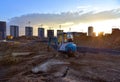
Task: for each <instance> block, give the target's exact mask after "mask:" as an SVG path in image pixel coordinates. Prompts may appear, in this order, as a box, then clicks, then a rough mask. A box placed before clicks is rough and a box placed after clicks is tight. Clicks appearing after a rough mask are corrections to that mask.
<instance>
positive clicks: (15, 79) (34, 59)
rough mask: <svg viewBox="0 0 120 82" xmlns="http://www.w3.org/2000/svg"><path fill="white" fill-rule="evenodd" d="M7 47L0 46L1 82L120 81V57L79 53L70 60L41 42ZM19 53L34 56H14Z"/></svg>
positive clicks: (14, 44) (8, 45) (15, 44)
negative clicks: (27, 53) (0, 54)
mask: <svg viewBox="0 0 120 82" xmlns="http://www.w3.org/2000/svg"><path fill="white" fill-rule="evenodd" d="M33 44H34V45H33ZM10 45H12V46H10ZM3 46H4V44H2V47H3ZM5 46H6V47H5V48H4V49H2V47H1V46H0V49H1V53H2V54H4V55H3V56H2V57H1V58H0V82H120V63H119V62H120V55H114V54H103V53H102V54H101V53H76V54H75V55H76V57H67V56H66V54H61V53H58V52H56V51H55V50H54V49H52V48H50V49H48V48H47V45H46V44H43V43H41V42H35V43H32V42H27V43H23V42H19V43H13V44H7V45H6V44H5ZM15 52H17V53H21V52H30V53H29V55H22V56H20V55H19V56H12V54H13V53H15Z"/></svg>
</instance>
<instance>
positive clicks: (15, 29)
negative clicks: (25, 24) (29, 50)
mask: <svg viewBox="0 0 120 82" xmlns="http://www.w3.org/2000/svg"><path fill="white" fill-rule="evenodd" d="M10 35H11V36H13V38H17V37H19V26H16V25H11V26H10Z"/></svg>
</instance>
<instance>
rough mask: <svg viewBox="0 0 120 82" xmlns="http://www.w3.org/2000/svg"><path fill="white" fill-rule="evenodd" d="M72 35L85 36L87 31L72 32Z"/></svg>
mask: <svg viewBox="0 0 120 82" xmlns="http://www.w3.org/2000/svg"><path fill="white" fill-rule="evenodd" d="M72 34H73V36H74V37H75V36H84V37H85V36H87V33H84V32H72Z"/></svg>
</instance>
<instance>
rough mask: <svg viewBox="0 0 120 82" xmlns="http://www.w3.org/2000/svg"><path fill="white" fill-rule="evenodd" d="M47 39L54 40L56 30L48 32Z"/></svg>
mask: <svg viewBox="0 0 120 82" xmlns="http://www.w3.org/2000/svg"><path fill="white" fill-rule="evenodd" d="M47 37H48V38H53V37H54V30H47Z"/></svg>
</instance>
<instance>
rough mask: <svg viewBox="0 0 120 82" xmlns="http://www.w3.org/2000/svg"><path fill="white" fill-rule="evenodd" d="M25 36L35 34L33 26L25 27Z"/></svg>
mask: <svg viewBox="0 0 120 82" xmlns="http://www.w3.org/2000/svg"><path fill="white" fill-rule="evenodd" d="M25 36H28V37H31V36H33V27H30V26H29V27H25Z"/></svg>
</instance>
